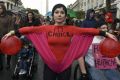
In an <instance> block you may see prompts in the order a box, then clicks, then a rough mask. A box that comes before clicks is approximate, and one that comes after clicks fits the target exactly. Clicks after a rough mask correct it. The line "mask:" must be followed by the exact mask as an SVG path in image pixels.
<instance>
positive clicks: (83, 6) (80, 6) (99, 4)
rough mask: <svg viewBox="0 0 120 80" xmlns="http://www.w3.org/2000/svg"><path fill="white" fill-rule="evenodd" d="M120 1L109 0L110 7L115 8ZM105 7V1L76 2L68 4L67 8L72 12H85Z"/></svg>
mask: <svg viewBox="0 0 120 80" xmlns="http://www.w3.org/2000/svg"><path fill="white" fill-rule="evenodd" d="M119 1H120V0H111V7H112V8H115V7H116V5H117V4H118V3H120V2H119ZM104 7H106V0H76V2H75V3H73V4H70V5H69V6H68V8H70V9H73V10H74V11H80V10H82V11H85V12H86V11H87V10H88V9H91V8H92V9H95V10H96V11H97V10H99V9H102V8H104Z"/></svg>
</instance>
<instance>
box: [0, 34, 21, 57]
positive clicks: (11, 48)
mask: <svg viewBox="0 0 120 80" xmlns="http://www.w3.org/2000/svg"><path fill="white" fill-rule="evenodd" d="M21 47H22V42H21V40H20V39H19V38H18V37H16V36H11V37H9V38H7V39H2V40H1V43H0V50H1V52H2V53H4V54H7V55H15V54H17V53H18V52H19V50H20V49H21Z"/></svg>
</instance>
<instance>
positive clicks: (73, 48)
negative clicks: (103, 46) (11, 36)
mask: <svg viewBox="0 0 120 80" xmlns="http://www.w3.org/2000/svg"><path fill="white" fill-rule="evenodd" d="M26 36H27V38H28V39H30V40H31V41H32V43H33V44H34V46H35V48H36V50H37V51H38V54H40V56H41V57H42V59H43V61H44V62H45V64H47V65H48V66H49V68H50V69H52V70H53V71H54V72H56V73H60V72H62V71H64V70H65V69H67V68H68V67H69V66H70V65H71V64H72V62H73V61H74V60H75V59H78V58H79V57H81V56H84V55H85V54H86V53H87V50H88V48H89V46H90V44H91V42H92V40H93V36H91V35H75V36H73V38H72V42H71V45H70V47H69V48H68V50H67V52H66V53H65V56H64V58H63V61H62V62H61V63H57V59H56V57H55V56H54V55H53V52H52V51H51V49H50V47H49V45H48V41H47V38H46V34H45V33H32V34H27V35H26Z"/></svg>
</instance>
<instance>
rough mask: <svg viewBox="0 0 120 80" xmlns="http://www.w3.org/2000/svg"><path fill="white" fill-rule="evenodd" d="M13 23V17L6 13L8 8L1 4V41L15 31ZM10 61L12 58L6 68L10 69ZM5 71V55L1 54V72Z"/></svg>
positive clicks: (8, 57) (8, 59) (9, 57)
mask: <svg viewBox="0 0 120 80" xmlns="http://www.w3.org/2000/svg"><path fill="white" fill-rule="evenodd" d="M13 29H14V27H13V22H12V16H9V15H8V14H7V13H6V8H5V5H4V4H0V39H1V38H2V37H3V35H5V34H6V33H8V32H9V31H10V30H13ZM10 59H11V56H7V66H6V68H7V69H8V68H10ZM2 69H3V54H0V70H2Z"/></svg>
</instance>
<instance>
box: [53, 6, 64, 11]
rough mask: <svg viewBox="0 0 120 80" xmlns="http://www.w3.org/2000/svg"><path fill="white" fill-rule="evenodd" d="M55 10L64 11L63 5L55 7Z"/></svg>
mask: <svg viewBox="0 0 120 80" xmlns="http://www.w3.org/2000/svg"><path fill="white" fill-rule="evenodd" d="M55 11H64V9H63V7H59V8H56V9H55Z"/></svg>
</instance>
